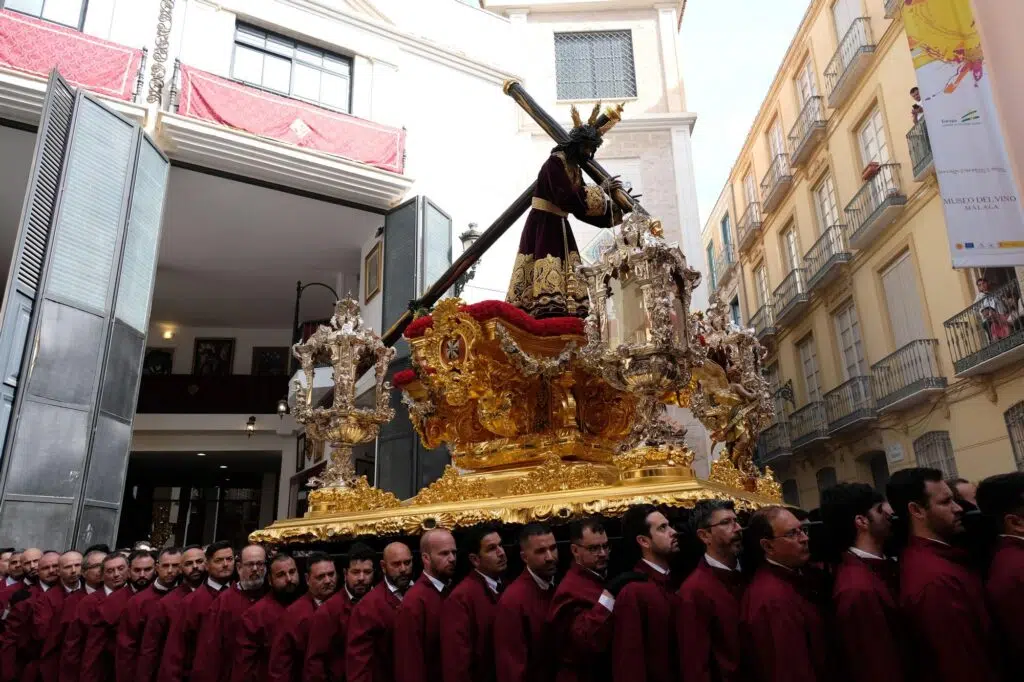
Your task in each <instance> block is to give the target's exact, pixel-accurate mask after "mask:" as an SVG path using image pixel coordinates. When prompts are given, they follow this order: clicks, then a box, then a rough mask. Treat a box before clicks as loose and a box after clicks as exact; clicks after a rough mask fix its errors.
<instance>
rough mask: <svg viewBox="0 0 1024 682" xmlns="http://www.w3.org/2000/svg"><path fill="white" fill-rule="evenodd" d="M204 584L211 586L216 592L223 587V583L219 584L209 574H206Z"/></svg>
mask: <svg viewBox="0 0 1024 682" xmlns="http://www.w3.org/2000/svg"><path fill="white" fill-rule="evenodd" d="M206 584H207V585H209V586H210V587H212V588H213V589H214V590H216V591H217V592H220V591H221V590H223V589H224V587H225V585H224V584H221V583H219V582H217V581H216V580H214V579H213V578H211V577H209V576H207V578H206Z"/></svg>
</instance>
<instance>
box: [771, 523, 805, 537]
mask: <svg viewBox="0 0 1024 682" xmlns="http://www.w3.org/2000/svg"><path fill="white" fill-rule="evenodd" d="M799 537H804V538H805V537H807V529H806V528H804V527H803V526H797V527H796V528H793V529H791V530H787V531H786V532H785V533H783V534H782V535H776V536H775V537H773V538H772V540H778V539H779V538H786V539H787V540H796V539H797V538H799Z"/></svg>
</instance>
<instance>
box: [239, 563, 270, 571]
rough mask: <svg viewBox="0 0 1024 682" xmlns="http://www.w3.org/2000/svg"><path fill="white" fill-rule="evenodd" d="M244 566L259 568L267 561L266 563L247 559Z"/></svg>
mask: <svg viewBox="0 0 1024 682" xmlns="http://www.w3.org/2000/svg"><path fill="white" fill-rule="evenodd" d="M242 566H244V567H245V568H249V569H252V570H256V569H257V568H260V567H262V566H266V563H264V562H262V561H246V562H245V563H243V564H242Z"/></svg>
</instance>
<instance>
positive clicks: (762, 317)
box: [750, 303, 779, 343]
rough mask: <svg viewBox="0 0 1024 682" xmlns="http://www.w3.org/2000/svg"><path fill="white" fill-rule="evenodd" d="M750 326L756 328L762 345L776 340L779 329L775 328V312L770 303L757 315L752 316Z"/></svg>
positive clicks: (755, 331) (762, 307) (756, 334)
mask: <svg viewBox="0 0 1024 682" xmlns="http://www.w3.org/2000/svg"><path fill="white" fill-rule="evenodd" d="M750 326H751V327H753V328H754V335H755V336H757V340H758V341H760V342H762V343H766V342H768V341H769V340H771V339H774V338H775V336H776V335H777V334H778V333H779V329H778V327H776V326H775V311H774V310H773V309H772V305H771V304H770V303H767V304H765V305H763V306H761V307H760V308H758V309H757V312H756V313H754V314H753V315H751V317H750Z"/></svg>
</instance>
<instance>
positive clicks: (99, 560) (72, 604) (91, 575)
mask: <svg viewBox="0 0 1024 682" xmlns="http://www.w3.org/2000/svg"><path fill="white" fill-rule="evenodd" d="M68 554H70V555H75V554H78V553H77V552H68ZM65 556H66V555H65ZM105 556H106V555H105V554H103V553H102V552H96V551H93V552H87V553H86V555H85V558H84V560H83V559H82V558H81V555H79V557H78V568H79V569H80V571H81V580H80V582H79V587H78V589H73V590H72V591H71V592H69V593H68V594H67V595H66V596H65V597H64V603H63V604H62V605H61V608H60V610H59V611H57V612H56V613H55V614H54V617H53V624H52V625H51V626H50V628H49V631H48V632H47V634H46V639H45V640H44V641H43V646H42V650H41V651H40V653H39V682H57V679H58V678H59V677H60V661H61V651H62V649H63V647H64V646H65V642H66V641H67V640H69V639H71V635H70V632H71V630H72V624H73V623H74V622H75V619H76V617H77V614H78V606H79V604H80V603H81V602H82V600H83V599H85V598H86V597H87V596H89V595H90V594H94V593H95V592H96V591H97V590H99V589H101V588H102V587H103V558H104V557H105ZM74 563H75V562H74V560H72V561H71V564H72V566H73V565H74ZM63 566H64V565H63V562H62V569H61V581H62V582H64V590H61V591H62V592H63V591H65V590H67V589H68V587H69V586H68V583H67V582H65V581H64V568H63ZM68 570H69V571H71V570H72V569H70V568H69V569H68ZM83 583H84V584H83ZM46 594H47V596H48V597H50V598H52V597H53V591H52V590H51V591H50V592H47V593H46ZM78 641H79V645H78V646H79V655H80V645H81V635H80V634H79V635H78Z"/></svg>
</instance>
